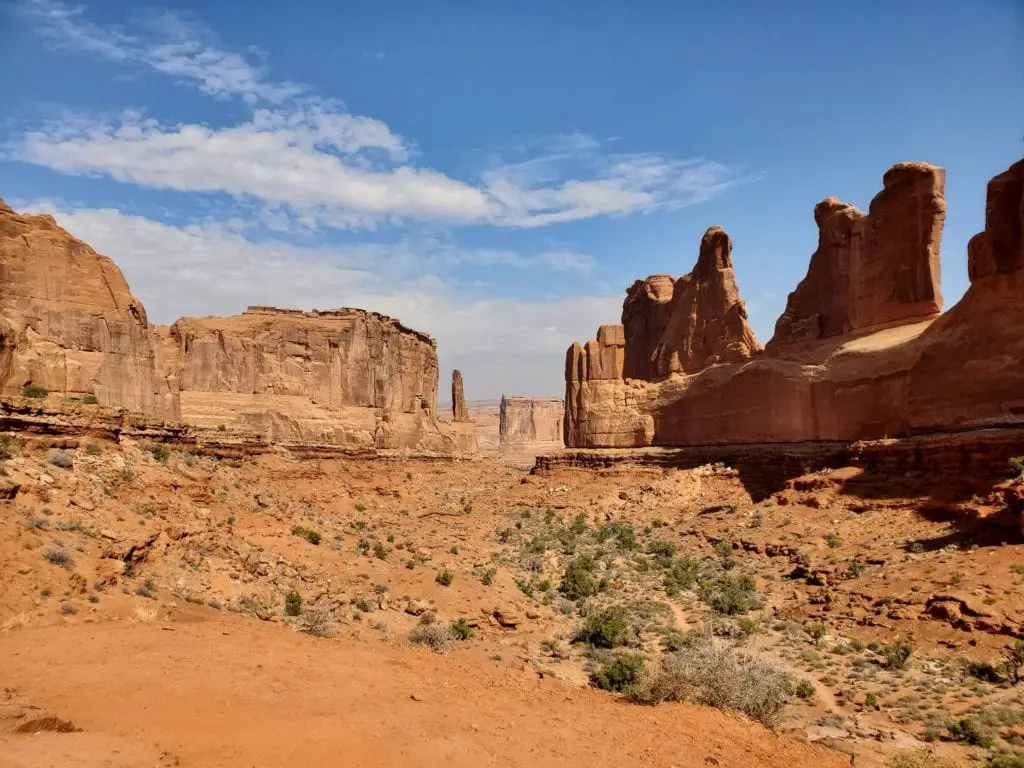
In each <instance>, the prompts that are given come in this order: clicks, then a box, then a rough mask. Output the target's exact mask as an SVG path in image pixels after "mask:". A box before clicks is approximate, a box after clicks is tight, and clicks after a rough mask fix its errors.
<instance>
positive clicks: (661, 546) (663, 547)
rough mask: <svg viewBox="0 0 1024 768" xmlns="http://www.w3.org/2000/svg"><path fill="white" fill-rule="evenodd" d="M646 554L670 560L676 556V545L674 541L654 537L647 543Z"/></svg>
mask: <svg viewBox="0 0 1024 768" xmlns="http://www.w3.org/2000/svg"><path fill="white" fill-rule="evenodd" d="M647 554H649V555H654V556H655V557H657V558H665V559H667V560H671V559H672V558H673V557H675V556H676V545H675V543H674V542H671V541H665V540H664V539H654V540H653V541H652V542H651V543H650V544H648V545H647Z"/></svg>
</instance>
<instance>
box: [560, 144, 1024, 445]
mask: <svg viewBox="0 0 1024 768" xmlns="http://www.w3.org/2000/svg"><path fill="white" fill-rule="evenodd" d="M1022 178H1024V161H1022V162H1018V163H1016V164H1015V165H1013V166H1012V167H1011V168H1010V169H1009V170H1007V171H1006V172H1005V173H1002V174H1000V175H999V176H997V177H995V178H994V179H993V180H992V182H991V183H990V184H989V188H988V204H987V212H986V226H985V231H984V232H983V233H981V234H980V235H978V236H977V237H975V238H974V239H973V240H972V241H971V244H970V249H969V250H970V253H969V258H970V274H971V280H972V284H971V287H970V289H969V290H968V291H967V294H966V295H965V296H964V297H963V299H962V300H961V301H960V302H959V303H958V304H957V305H956V306H955V307H953V308H952V309H951V310H949V311H948V312H947V313H946V314H944V315H941V316H937V312H938V311H939V309H940V303H941V297H940V295H939V292H938V248H939V237H940V234H941V227H942V221H943V217H944V212H945V203H944V201H943V199H942V181H943V179H944V173H943V172H942V171H941V169H937V168H934V167H933V166H926V165H923V164H916V163H915V164H900V165H898V166H895V167H894V168H893V169H892V170H891V171H890V172H889V173H887V174H886V176H885V180H884V184H885V189H884V190H883V191H882V193H880V194H879V195H878V196H877V197H876V198H875V200H874V201H873V202H872V205H871V207H870V209H869V213H868V215H867V216H863V215H862V214H859V212H856V209H853V208H852V206H846V205H845V204H841V203H838V202H837V201H834V200H831V199H830V200H827V201H825V202H823V203H822V204H820V205H819V206H818V209H817V211H816V217H817V219H818V222H819V227H820V232H819V234H820V243H819V248H818V251H817V252H816V253H815V254H814V257H813V258H812V264H811V267H810V269H809V271H808V276H807V278H805V280H804V281H803V282H802V283H801V285H800V286H799V287H798V289H797V290H796V291H794V293H793V294H792V295H791V296H790V299H789V303H788V305H787V309H786V313H785V314H784V315H783V317H782V318H780V321H779V324H778V325H777V330H776V335H775V337H774V338H773V340H772V342H771V343H770V344H769V346H768V349H767V350H766V351H765V352H763V353H760V354H753V355H751V356H750V357H749V358H741V359H739V360H736V361H732V362H726V363H724V364H719V365H712V366H709V367H707V368H704V369H702V370H697V371H686V370H685V369H683V370H682V371H681V372H680V373H676V374H674V375H671V376H669V377H667V378H664V379H660V380H655V381H643V380H640V379H642V378H643V377H642V376H637V377H633V378H631V379H630V380H625V379H624V378H618V379H616V378H613V377H607V378H595V377H592V376H588V373H589V371H590V368H588V366H587V360H588V356H587V355H586V354H585V353H586V350H585V349H584V348H581V347H580V346H579V345H573V346H572V347H570V349H569V352H568V356H567V366H566V424H565V431H566V443H567V445H569V446H572V447H630V446H646V445H665V446H673V445H688V444H714V443H751V442H803V441H818V440H839V441H843V440H857V439H866V438H880V437H883V436H885V435H899V434H904V433H925V432H934V431H940V430H950V429H969V428H974V427H979V426H1004V425H1017V424H1020V423H1021V421H1024V395H1022V394H1021V393H1022V392H1024V366H1022V365H1021V362H1020V361H1021V360H1022V359H1024V301H1022V299H1021V296H1022V295H1024V292H1022V290H1021V289H1022V288H1024V274H1022V271H1024V270H1022V266H1024V246H1022V243H1024V234H1022V232H1024V224H1022V222H1024V181H1022ZM651 280H652V279H649V281H647V282H648V284H649V285H651V284H652V283H651ZM833 283H834V284H835V285H836V286H837V287H838V288H839V290H838V291H836V292H835V295H833V294H832V293H830V289H829V286H830V285H832V284H833ZM635 289H636V286H634V289H631V290H630V294H629V296H628V297H627V304H626V307H624V316H625V315H626V314H636V312H635V309H636V307H638V306H646V307H648V308H650V307H652V306H653V305H655V304H657V305H658V306H657V307H655V310H656V311H654V312H647V314H646V317H647V318H648V319H646V320H645V321H644V323H645V324H641V323H637V324H636V325H634V326H632V328H633V332H631V330H630V328H629V327H627V329H626V332H625V350H624V357H625V359H626V361H627V363H626V368H627V369H629V368H630V366H631V365H632V366H637V365H640V364H641V363H642V359H643V358H642V355H644V354H646V353H647V350H648V349H650V347H649V338H648V339H644V340H641V341H640V352H634V351H633V350H631V348H630V347H631V344H633V342H634V340H635V339H636V337H637V336H638V334H639V333H640V331H639V330H637V329H640V328H646V329H647V330H648V331H650V330H651V328H652V327H653V328H654V329H655V330H657V323H656V322H654V321H653V320H651V319H650V318H655V317H663V316H664V313H665V310H664V308H662V307H661V305H663V304H664V303H665V302H664V300H663V297H664V295H665V290H664V285H663V283H661V284H660V286H658V287H652V288H651V289H650V290H648V288H646V287H645V288H644V290H643V292H640V291H637V290H635ZM675 290H677V288H674V289H673V291H675ZM657 291H661V294H660V295H661V296H662V300H658V301H656V302H655V301H652V300H651V298H650V297H649V294H654V293H656V292H657ZM641 296H642V298H641ZM673 298H674V296H673ZM627 309H628V310H629V312H628V313H627ZM700 312H701V309H700V307H699V305H698V306H697V308H696V310H695V314H696V315H699V314H700ZM658 313H661V314H658ZM640 314H642V313H640ZM936 318H937V319H936ZM703 323H704V321H702V320H701V319H700V318H699V317H696V316H695V317H693V320H692V322H691V323H683V324H682V325H681V326H680V330H679V331H678V333H679V335H680V336H681V337H682V338H683V339H684V340H686V339H689V338H691V334H692V333H693V329H694V328H699V327H701V326H702V325H703ZM666 327H667V326H666ZM661 333H662V337H664V336H665V332H664V331H662V332H661ZM659 343H660V342H659ZM679 348H681V349H685V345H681V346H680V347H679ZM654 357H655V359H658V355H657V354H655V356H654ZM638 358H639V359H640V361H641V362H632V363H631V362H629V361H636V360H637V359H638ZM662 359H663V358H662ZM682 359H683V358H682V357H680V360H682ZM681 368H682V366H681ZM631 370H633V371H634V372H636V368H635V367H634V368H632V369H631ZM642 372H643V371H641V373H642ZM652 373H655V374H657V371H653V372H652Z"/></svg>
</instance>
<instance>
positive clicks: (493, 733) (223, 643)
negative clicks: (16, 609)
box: [0, 611, 846, 768]
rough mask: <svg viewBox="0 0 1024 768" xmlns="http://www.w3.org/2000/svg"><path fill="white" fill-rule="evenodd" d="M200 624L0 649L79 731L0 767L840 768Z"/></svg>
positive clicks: (735, 738) (658, 712)
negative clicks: (627, 767)
mask: <svg viewBox="0 0 1024 768" xmlns="http://www.w3.org/2000/svg"><path fill="white" fill-rule="evenodd" d="M209 613H210V619H209V620H203V621H191V622H189V623H183V622H170V623H166V624H157V623H153V624H142V623H134V624H133V623H127V622H104V623H98V624H91V625H86V624H83V625H77V626H65V627H50V628H44V629H25V630H20V631H17V632H11V633H8V634H6V635H4V636H2V637H0V684H2V685H3V686H5V687H7V688H8V689H14V691H16V694H17V695H18V696H19V697H22V698H24V700H26V701H31V702H33V703H34V704H35V705H36V706H37V707H39V710H38V711H47V712H53V713H54V714H57V715H58V716H59V717H61V718H65V719H67V720H70V721H72V722H73V723H74V724H75V726H77V727H78V728H81V729H82V731H81V732H77V733H62V734H41V735H38V736H27V735H23V734H14V733H13V730H14V728H15V727H17V723H16V721H14V720H11V719H10V718H9V719H8V720H7V722H4V723H2V726H0V727H2V730H3V733H2V734H0V766H4V767H5V768H7V767H8V766H11V767H13V766H18V767H19V768H21V767H23V766H50V765H81V766H99V765H125V766H127V765H133V764H134V765H139V764H144V765H180V766H247V767H248V766H264V767H267V768H269V767H270V766H297V765H309V766H314V765H347V766H393V765H405V766H436V765H453V766H462V765H465V766H488V765H490V766H498V765H501V766H556V765H557V766H559V767H560V768H565V767H567V766H588V768H593V767H594V766H613V765H614V766H622V765H645V766H678V767H679V768H684V767H685V768H689V767H690V766H694V767H696V766H736V767H737V768H739V767H740V766H744V767H746V766H752V765H757V766H765V767H766V768H767V767H770V766H779V768H782V767H783V766H785V767H786V768H794V767H795V766H805V765H806V766H812V765H813V766H815V768H831V766H836V768H838V767H839V766H843V765H845V764H846V762H845V760H844V758H842V757H841V756H839V755H836V754H834V753H828V752H825V751H824V750H821V749H818V748H814V747H809V746H804V745H800V744H795V743H792V742H786V741H782V740H780V739H778V738H776V737H775V736H773V735H772V734H770V733H768V732H767V731H765V730H763V729H761V728H759V727H755V726H753V725H750V724H748V723H746V722H743V721H740V720H738V719H736V718H734V717H731V716H730V715H727V714H724V713H722V712H718V711H714V710H708V709H703V708H699V707H691V706H685V705H671V706H669V705H665V706H661V707H657V708H642V707H636V706H631V705H627V704H622V703H619V702H617V701H615V700H614V699H612V698H611V697H608V696H604V695H601V694H599V693H596V692H594V691H590V690H585V689H578V688H572V687H569V686H566V685H564V684H562V683H558V682H556V681H552V680H550V679H544V680H539V679H538V678H537V676H536V674H534V673H533V672H531V671H529V670H526V669H523V668H522V666H521V665H517V664H509V663H508V662H505V663H496V664H494V666H493V667H490V668H488V666H487V665H482V664H480V662H479V661H475V660H472V659H465V658H457V657H449V658H442V657H438V656H436V655H433V654H430V653H429V652H427V651H420V650H416V649H409V648H407V647H402V646H393V645H389V644H387V643H386V642H384V641H353V640H343V641H340V642H323V641H318V640H316V639H314V638H309V637H306V636H303V635H300V634H297V633H293V632H289V631H287V630H284V629H282V628H281V627H277V626H271V625H269V624H266V625H263V624H258V623H257V624H254V623H253V622H252V621H251V620H246V619H241V618H237V617H233V616H228V615H224V614H219V613H214V612H212V611H211V612H209ZM193 618H197V617H193ZM198 618H202V616H201V615H200V616H199V617H198ZM29 716H30V717H32V716H37V715H35V714H33V715H29ZM28 744H31V746H27V745H28ZM157 761H159V762H157Z"/></svg>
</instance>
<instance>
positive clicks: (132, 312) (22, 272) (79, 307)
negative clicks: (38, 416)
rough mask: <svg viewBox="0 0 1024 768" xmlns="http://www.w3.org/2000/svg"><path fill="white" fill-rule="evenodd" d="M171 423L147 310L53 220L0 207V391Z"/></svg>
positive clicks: (107, 263) (171, 397)
mask: <svg viewBox="0 0 1024 768" xmlns="http://www.w3.org/2000/svg"><path fill="white" fill-rule="evenodd" d="M25 385H32V386H34V387H41V388H44V389H46V390H48V391H49V392H51V393H53V394H54V395H56V396H59V397H60V398H61V399H62V400H64V399H67V398H81V397H82V396H87V395H91V396H94V397H95V398H96V400H97V401H98V403H99V404H100V405H112V406H120V407H123V408H126V409H129V410H132V411H138V412H139V413H144V414H147V415H157V416H161V417H164V418H176V417H177V415H178V407H177V392H176V388H175V383H174V381H173V379H170V380H164V379H162V378H160V377H157V376H156V374H155V369H154V349H153V341H152V337H151V335H150V332H149V323H148V321H147V319H146V310H145V309H144V308H143V306H142V304H141V303H140V302H139V301H138V300H137V299H136V298H135V297H134V296H132V294H131V291H130V290H129V289H128V284H127V283H126V282H125V279H124V276H123V275H122V274H121V271H120V270H119V269H118V268H117V266H116V265H115V264H114V262H112V261H111V260H110V259H108V258H107V257H106V256H101V255H100V254H98V253H96V252H95V251H94V250H92V248H90V247H89V246H88V245H86V244H85V243H83V242H81V241H80V240H77V239H75V238H74V237H72V236H71V235H70V234H68V232H66V231H65V230H63V229H61V228H60V227H59V226H57V223H56V222H55V221H54V220H53V218H52V217H51V216H29V215H20V214H17V213H15V212H14V211H13V210H11V208H10V207H8V206H7V205H6V204H5V203H4V202H3V201H2V200H0V389H2V392H3V393H4V394H6V395H18V394H21V392H22V390H23V388H24V387H25Z"/></svg>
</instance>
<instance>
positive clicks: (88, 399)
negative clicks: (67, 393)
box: [82, 392, 100, 405]
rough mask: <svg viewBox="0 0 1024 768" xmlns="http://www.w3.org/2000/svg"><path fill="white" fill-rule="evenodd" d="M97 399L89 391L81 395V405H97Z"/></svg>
mask: <svg viewBox="0 0 1024 768" xmlns="http://www.w3.org/2000/svg"><path fill="white" fill-rule="evenodd" d="M99 402H100V401H99V399H98V398H97V397H96V395H94V394H92V393H91V392H87V393H86V394H84V395H82V405H99Z"/></svg>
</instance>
